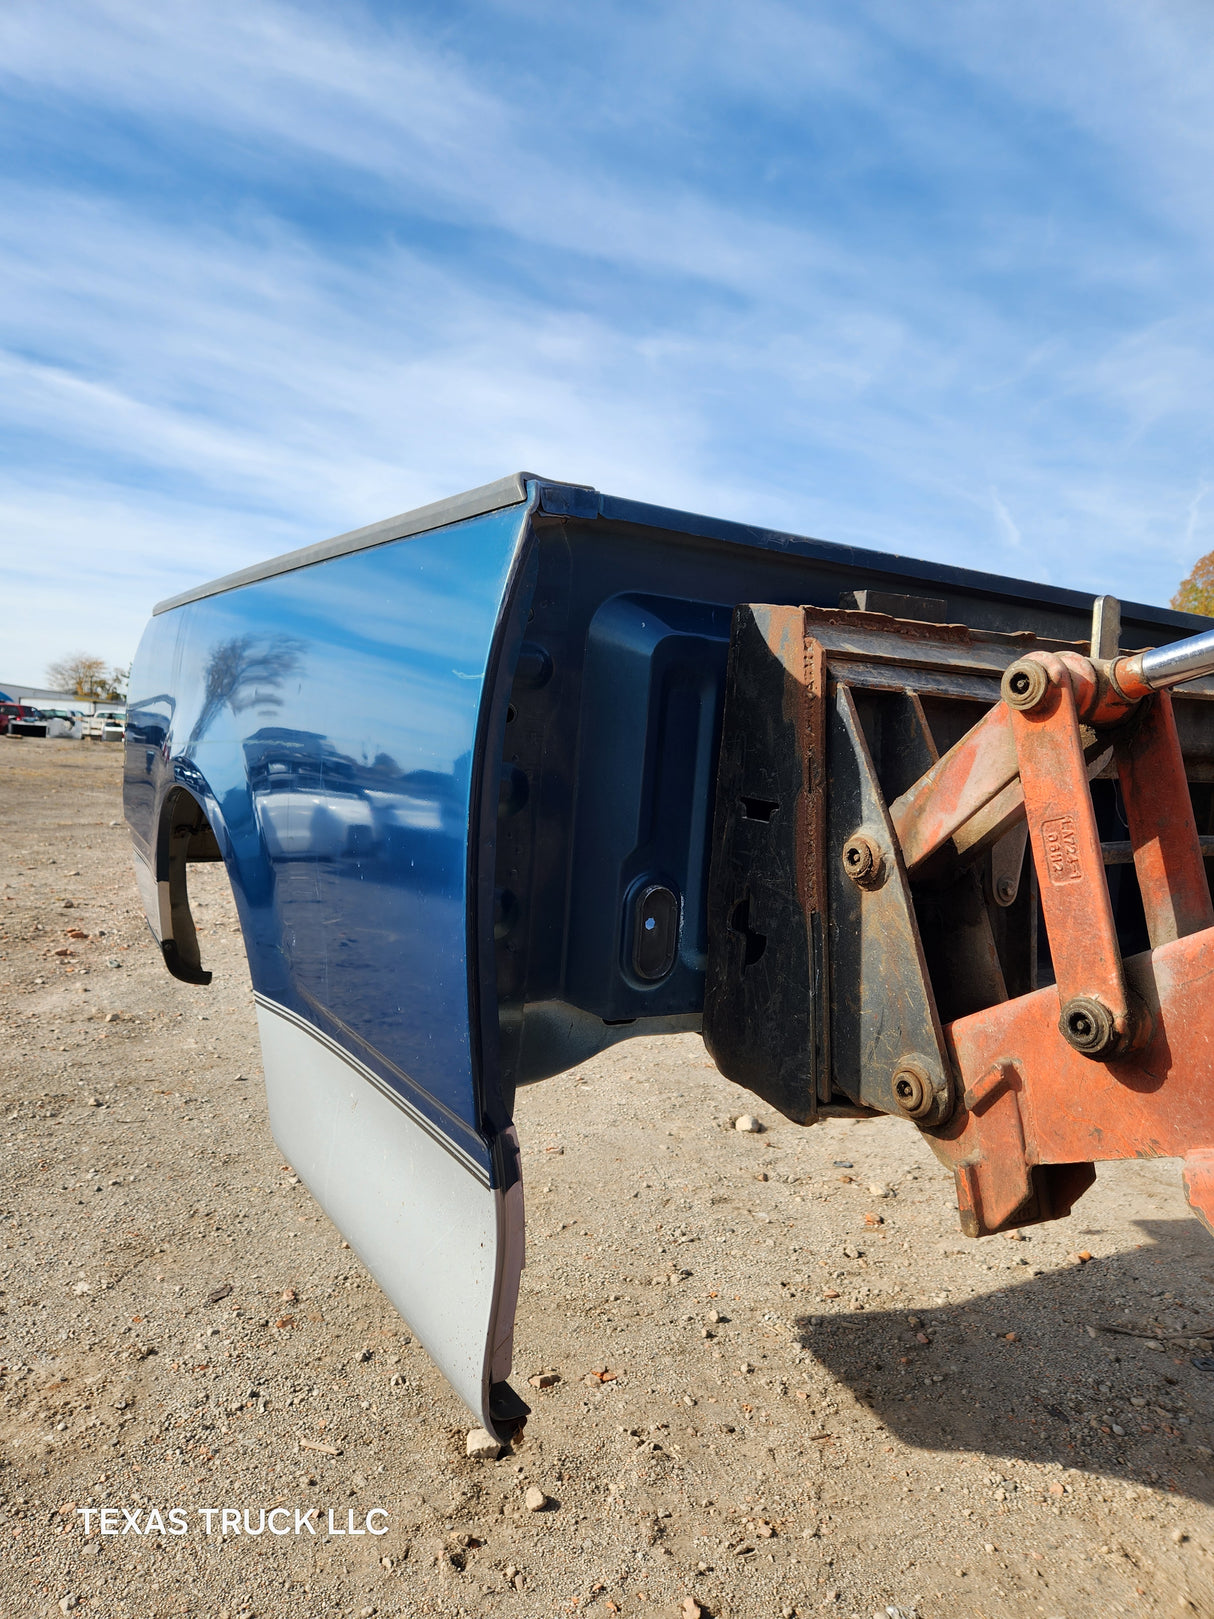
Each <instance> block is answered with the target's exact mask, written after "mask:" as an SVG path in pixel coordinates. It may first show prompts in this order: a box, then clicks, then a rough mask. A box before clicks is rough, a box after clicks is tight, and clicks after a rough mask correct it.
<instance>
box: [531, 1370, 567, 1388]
mask: <svg viewBox="0 0 1214 1619" xmlns="http://www.w3.org/2000/svg"><path fill="white" fill-rule="evenodd" d="M560 1380H561V1379H560V1375H559V1373H557V1372H537V1373H536V1374H535V1376H534V1377H529V1378H528V1379H527V1382H528V1383H529V1384H530V1386H531V1387H532V1388H533V1389H550V1388H552V1387H553V1386H554V1385H555V1384H557V1383H559V1382H560Z"/></svg>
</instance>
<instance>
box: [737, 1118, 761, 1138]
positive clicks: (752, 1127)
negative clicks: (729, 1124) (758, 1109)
mask: <svg viewBox="0 0 1214 1619" xmlns="http://www.w3.org/2000/svg"><path fill="white" fill-rule="evenodd" d="M733 1127H734V1129H735V1130H740V1131H741V1132H742V1134H743V1135H752V1136H757V1135H762V1133H763V1126H762V1125H761V1124H760V1123H759V1121H758V1119H756V1118H755V1116H754V1114H753V1113H743V1114H741V1115H740V1116H739V1117H738V1118H736V1119H735V1120H734V1121H733Z"/></svg>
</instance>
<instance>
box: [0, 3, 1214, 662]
mask: <svg viewBox="0 0 1214 1619" xmlns="http://www.w3.org/2000/svg"><path fill="white" fill-rule="evenodd" d="M1017 13H1018V19H1019V20H1017V19H1013V18H1012V17H1011V16H1010V13H1009V11H1008V9H1007V8H1005V7H1003V6H1001V5H996V4H989V5H988V4H978V5H976V6H973V7H966V8H956V7H953V6H950V5H945V4H942V3H940V4H931V3H929V4H928V5H926V6H925V7H923V8H915V9H914V10H913V11H910V10H907V8H905V7H901V6H897V5H894V4H892V3H891V4H888V5H877V6H875V7H871V8H865V9H864V11H863V13H862V14H861V13H858V12H856V11H855V10H854V8H847V7H844V6H842V5H837V6H827V7H824V8H815V9H814V10H813V11H812V12H810V11H807V10H806V8H803V7H796V6H788V5H783V4H778V3H772V0H755V4H754V5H752V6H748V7H747V8H745V10H744V11H743V10H742V9H741V8H737V7H736V6H731V5H726V4H723V3H713V4H708V5H702V6H698V7H692V6H690V5H688V4H667V5H665V6H658V7H655V8H650V9H649V10H648V11H647V12H646V14H645V15H644V17H639V16H637V15H636V14H634V11H633V10H632V9H630V8H624V7H616V6H613V5H610V4H604V5H603V6H601V7H595V8H592V9H591V10H590V11H589V12H586V11H585V10H584V9H578V10H575V9H573V8H567V7H558V6H555V5H551V4H546V3H540V0H531V3H523V0H516V3H514V4H510V5H506V4H501V5H491V4H488V3H486V4H484V5H482V6H479V7H469V8H465V9H461V10H457V11H454V12H452V14H451V16H450V19H449V20H448V22H447V23H446V25H445V26H444V27H442V28H441V29H440V28H439V27H438V26H437V25H436V24H435V23H434V22H433V21H430V22H428V23H427V22H425V21H424V20H423V19H421V18H420V17H418V16H412V15H409V14H402V13H399V12H398V11H396V10H392V11H390V12H388V13H387V14H386V15H385V13H382V12H379V13H377V12H376V11H374V10H373V9H369V8H368V9H360V8H358V7H355V6H351V7H343V8H341V9H338V10H335V9H333V8H328V7H317V6H310V5H303V4H298V5H292V4H286V3H282V0H245V3H243V4H241V5H235V4H232V3H230V0H217V3H216V4H214V5H211V6H208V7H206V8H201V7H194V6H189V5H185V4H182V3H178V0H167V3H166V4H164V5H160V6H156V7H147V6H141V5H136V4H134V3H132V0H90V3H88V4H84V3H73V0H41V3H39V4H36V5H35V4H28V3H21V0H15V3H12V4H10V5H9V6H7V7H5V8H4V10H3V12H0V86H3V88H4V90H5V98H4V105H3V107H0V139H2V140H3V141H4V143H5V146H6V149H7V150H8V152H9V153H10V158H9V160H8V161H6V163H5V165H4V169H3V175H4V177H3V178H0V289H2V296H0V429H2V430H3V434H4V438H5V442H6V443H7V445H8V449H7V451H6V452H5V453H4V456H3V459H2V460H0V547H3V549H4V552H5V557H6V599H7V601H8V603H9V605H10V607H11V608H12V610H13V624H14V627H13V630H12V633H11V635H10V636H9V637H8V638H7V644H6V647H5V651H4V654H3V660H4V664H5V667H4V668H3V669H2V670H0V674H4V675H6V676H8V677H10V678H37V677H38V675H39V674H40V673H41V668H42V666H43V664H44V663H45V661H46V660H47V659H48V658H49V657H52V656H54V655H56V654H57V653H58V652H59V651H61V650H62V644H61V643H65V642H66V641H71V642H73V643H75V642H88V641H89V639H90V636H89V635H88V634H86V633H85V631H86V630H88V628H89V626H90V625H91V626H92V637H93V639H97V638H99V637H101V636H103V635H104V636H105V637H106V638H107V645H106V646H105V647H103V648H100V650H102V651H103V652H104V653H105V655H107V656H110V657H113V658H114V659H115V660H121V661H125V657H126V656H127V655H129V650H130V646H131V644H132V643H133V639H134V637H135V635H136V634H137V631H138V626H139V623H140V622H141V620H142V617H143V615H144V613H145V611H146V608H147V607H148V606H149V605H150V603H151V602H152V601H154V600H155V599H157V598H158V597H160V596H162V595H166V594H169V593H170V592H171V591H173V590H176V589H179V588H182V587H183V586H184V585H186V584H188V583H191V582H194V581H196V580H197V579H199V578H203V577H207V576H210V575H213V574H216V573H220V572H224V571H226V570H228V569H229V568H234V567H238V566H241V565H243V564H244V563H246V562H249V561H252V560H255V559H256V558H258V557H260V556H264V555H267V554H270V553H272V552H274V551H276V550H280V549H285V548H286V547H288V546H290V545H295V544H301V543H305V542H306V541H308V540H311V539H315V538H319V537H321V536H322V535H324V534H326V533H330V532H334V531H337V530H340V529H344V528H347V527H352V526H355V525H357V524H359V523H361V522H365V521H371V520H373V519H375V518H377V517H382V516H384V515H387V514H388V513H390V512H393V511H398V510H401V509H403V508H405V507H407V506H410V505H414V504H418V503H421V502H424V501H426V500H430V499H434V498H437V497H439V496H441V495H443V494H447V493H451V492H454V491H455V490H457V489H460V488H464V487H468V486H470V485H472V484H475V483H477V482H481V481H484V480H485V479H487V478H491V477H494V476H497V475H499V474H500V473H502V472H504V471H507V470H510V469H512V468H516V467H520V466H529V467H533V468H536V469H538V470H540V471H544V472H548V473H550V474H551V475H555V476H564V477H571V478H575V479H578V480H582V481H588V482H593V483H596V484H598V485H599V486H600V487H602V488H607V489H611V490H613V491H615V492H618V493H622V494H630V495H635V496H637V497H639V498H642V499H649V500H655V501H659V502H663V503H666V504H670V505H682V506H689V507H693V508H698V509H701V510H709V511H714V512H716V513H719V514H720V515H723V516H732V517H737V518H743V519H746V520H750V521H758V522H766V523H769V524H773V525H776V526H784V527H788V528H792V529H797V530H800V531H803V532H812V533H816V534H818V535H820V536H822V537H824V538H828V539H837V540H840V541H846V542H848V543H853V544H857V543H858V544H867V545H872V546H876V547H879V548H882V549H889V550H894V551H902V552H907V553H911V554H917V555H921V556H928V557H936V558H939V559H941V560H947V561H951V562H958V563H968V564H970V565H973V566H978V567H985V568H990V569H993V570H995V571H1006V572H1010V573H1029V574H1035V575H1036V576H1037V577H1046V576H1047V574H1048V576H1049V577H1051V578H1053V579H1054V580H1055V582H1058V583H1066V584H1073V585H1077V586H1080V587H1086V588H1091V589H1097V588H1100V589H1112V590H1114V591H1116V592H1119V593H1120V594H1122V595H1123V596H1125V597H1128V598H1135V599H1152V598H1154V599H1161V598H1166V596H1167V595H1169V594H1170V592H1171V590H1172V589H1173V588H1174V585H1175V582H1176V581H1177V579H1178V578H1179V577H1180V576H1181V574H1182V573H1184V572H1185V571H1187V569H1188V567H1189V566H1190V565H1191V563H1192V560H1193V558H1194V555H1195V554H1196V552H1197V551H1198V550H1201V549H1208V548H1209V547H1210V546H1211V545H1214V522H1212V520H1211V517H1210V513H1209V511H1208V509H1207V507H1206V505H1205V504H1204V503H1203V499H1202V497H1201V495H1200V494H1199V495H1197V496H1195V495H1194V490H1199V491H1204V488H1205V485H1206V482H1207V480H1208V479H1209V478H1210V477H1211V476H1214V474H1211V471H1210V467H1209V461H1210V458H1211V450H1212V446H1211V443H1210V430H1209V428H1208V426H1207V417H1208V399H1209V397H1210V393H1211V384H1212V383H1214V332H1212V329H1211V322H1210V319H1209V317H1208V314H1207V290H1206V289H1207V288H1208V284H1209V278H1210V270H1211V268H1212V266H1211V263H1210V260H1211V257H1212V256H1214V254H1212V249H1214V235H1212V232H1211V224H1212V219H1214V209H1212V208H1211V204H1210V201H1209V198H1208V196H1207V194H1206V193H1207V191H1208V183H1207V182H1206V180H1205V175H1207V174H1208V171H1209V160H1210V157H1211V155H1212V153H1211V146H1212V145H1214V112H1212V111H1211V110H1210V108H1209V107H1208V106H1207V105H1206V101H1205V98H1204V97H1203V94H1202V77H1203V76H1202V72H1201V68H1200V52H1199V51H1198V50H1197V49H1196V47H1197V46H1198V45H1200V44H1201V42H1202V41H1204V40H1206V39H1207V36H1208V35H1209V34H1210V33H1211V31H1214V30H1212V27H1211V25H1210V24H1209V23H1208V22H1207V20H1206V19H1205V17H1204V16H1203V15H1202V14H1201V13H1200V12H1188V11H1185V10H1183V9H1174V10H1171V11H1169V12H1167V13H1166V15H1165V14H1163V13H1156V12H1152V13H1151V14H1147V13H1146V12H1144V11H1142V9H1141V8H1139V7H1136V6H1132V5H1130V4H1128V0H1127V3H1123V4H1115V5H1114V6H1112V7H1108V6H1101V7H1096V6H1095V5H1094V4H1092V3H1091V0H1087V3H1081V4H1079V5H1077V6H1076V7H1074V8H1066V10H1065V11H1060V10H1059V9H1058V8H1055V7H1050V6H1046V5H1045V4H1044V3H1035V4H1031V5H1030V6H1028V7H1027V8H1017ZM1102 18H1103V19H1104V26H1103V27H1099V26H1097V25H1098V23H1099V22H1100V20H1101V19H1102ZM1165 84H1168V85H1170V86H1171V90H1170V91H1169V93H1168V94H1163V93H1162V89H1163V87H1164V85H1165ZM1013 513H1014V516H1013V515H1012V514H1013ZM10 557H11V558H12V559H14V560H15V564H16V565H15V567H14V568H12V569H11V570H10V568H9V566H8V563H9V559H10ZM77 592H79V593H80V594H81V600H80V604H79V606H78V607H77V606H75V605H72V604H73V603H74V602H75V599H76V593H77ZM103 601H104V602H105V603H106V609H105V611H104V613H101V614H99V613H98V611H97V604H98V603H99V602H103ZM73 615H75V616H73ZM77 621H78V623H77ZM69 624H70V625H72V626H73V633H71V634H69V633H68V626H69ZM77 627H78V630H79V633H76V629H77ZM10 659H11V660H13V661H12V662H11V663H10V661H9V660H10Z"/></svg>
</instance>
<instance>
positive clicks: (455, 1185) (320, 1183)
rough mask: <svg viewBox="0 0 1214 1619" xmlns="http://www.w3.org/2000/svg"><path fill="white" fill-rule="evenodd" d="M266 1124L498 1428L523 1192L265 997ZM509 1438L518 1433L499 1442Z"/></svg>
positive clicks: (466, 1396)
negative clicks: (498, 1391) (497, 1389)
mask: <svg viewBox="0 0 1214 1619" xmlns="http://www.w3.org/2000/svg"><path fill="white" fill-rule="evenodd" d="M257 1021H258V1026H259V1028H260V1032H261V1049H262V1057H263V1062H264V1067H265V1076H266V1095H267V1099H268V1101H269V1109H270V1127H271V1129H272V1130H273V1132H274V1139H275V1141H276V1142H277V1143H278V1145H279V1146H280V1147H281V1149H282V1151H283V1154H284V1155H285V1157H286V1159H287V1160H288V1162H289V1163H290V1164H291V1165H292V1167H293V1168H294V1170H295V1172H296V1174H298V1175H299V1176H300V1177H301V1179H302V1180H304V1181H305V1182H306V1183H307V1185H308V1187H309V1189H310V1190H311V1192H312V1193H313V1195H314V1196H315V1198H316V1200H317V1202H318V1203H320V1205H321V1207H322V1208H323V1209H324V1210H325V1213H326V1214H327V1215H328V1216H329V1218H330V1219H331V1220H332V1221H333V1223H334V1225H335V1226H336V1227H337V1229H338V1230H339V1231H340V1232H341V1233H342V1235H343V1236H344V1237H345V1238H346V1240H347V1241H348V1242H349V1243H350V1245H351V1247H352V1248H353V1249H354V1250H355V1252H356V1253H357V1254H358V1256H359V1258H360V1259H361V1260H362V1261H363V1263H364V1264H365V1265H366V1267H367V1269H368V1270H369V1271H370V1272H371V1274H372V1275H373V1276H374V1277H375V1279H376V1281H377V1282H378V1283H379V1285H380V1286H381V1287H382V1288H383V1290H384V1292H385V1293H386V1294H387V1295H388V1297H389V1298H390V1299H391V1301H392V1303H393V1304H394V1305H395V1306H396V1308H397V1309H398V1310H399V1311H400V1313H401V1315H402V1316H404V1318H405V1320H406V1321H407V1322H408V1323H409V1326H410V1327H411V1328H412V1330H413V1332H414V1334H415V1335H416V1337H417V1339H418V1341H419V1342H420V1343H421V1344H422V1345H423V1347H424V1348H425V1350H426V1351H427V1353H428V1354H429V1356H430V1358H431V1359H432V1360H433V1361H434V1363H435V1365H436V1366H437V1367H438V1368H439V1370H440V1371H441V1372H442V1373H443V1375H444V1377H446V1379H447V1381H448V1382H449V1383H450V1384H451V1387H452V1388H453V1389H454V1390H455V1392H456V1393H457V1394H458V1395H459V1397H460V1398H461V1399H462V1400H463V1402H464V1404H465V1405H466V1406H467V1407H468V1408H469V1410H470V1411H472V1412H473V1413H474V1414H475V1416H476V1419H477V1421H478V1422H480V1423H482V1424H483V1426H484V1427H486V1428H487V1429H488V1430H489V1431H490V1432H491V1433H492V1432H493V1431H494V1422H493V1417H492V1415H491V1412H490V1409H489V1394H490V1388H491V1386H492V1385H493V1384H495V1383H505V1382H506V1380H507V1379H508V1377H509V1374H510V1357H511V1350H512V1343H513V1332H514V1308H515V1303H516V1301H517V1297H518V1284H519V1273H520V1271H521V1270H522V1262H523V1197H522V1185H521V1182H520V1183H516V1184H515V1185H514V1186H513V1187H511V1188H510V1190H509V1191H508V1192H502V1191H500V1190H497V1189H495V1188H493V1187H491V1186H489V1185H488V1184H487V1183H486V1181H485V1179H484V1178H483V1175H482V1172H481V1171H480V1169H479V1166H477V1165H474V1164H471V1163H469V1161H468V1160H467V1159H466V1158H464V1157H463V1156H462V1155H461V1154H460V1153H459V1150H458V1148H456V1147H454V1146H450V1145H447V1144H445V1143H444V1141H443V1138H442V1137H441V1136H439V1135H438V1134H437V1133H436V1132H435V1130H434V1128H433V1126H431V1125H430V1124H429V1123H428V1121H425V1120H423V1119H422V1118H421V1116H420V1115H419V1114H417V1113H415V1112H414V1111H413V1110H412V1109H410V1108H409V1107H408V1106H407V1105H406V1104H404V1103H402V1102H401V1101H400V1100H399V1099H398V1098H397V1097H396V1096H395V1095H394V1093H390V1092H389V1091H388V1090H387V1088H386V1087H385V1086H383V1085H382V1083H381V1082H380V1081H379V1080H378V1078H377V1077H376V1076H375V1075H374V1074H372V1073H371V1072H370V1070H369V1069H366V1068H364V1067H363V1066H362V1065H361V1064H360V1063H358V1062H357V1061H356V1060H355V1059H354V1058H352V1057H351V1056H349V1054H348V1053H345V1052H343V1051H342V1050H341V1048H340V1047H339V1046H338V1045H336V1044H335V1043H334V1042H333V1041H331V1040H329V1039H328V1038H327V1037H326V1036H324V1035H322V1034H320V1033H319V1032H318V1031H317V1030H316V1029H315V1028H313V1027H312V1026H311V1025H310V1024H308V1023H305V1022H304V1021H303V1020H302V1019H300V1018H297V1017H296V1016H295V1015H294V1014H293V1013H292V1012H289V1011H287V1010H286V1009H285V1008H283V1007H281V1006H276V1005H275V1004H274V1003H272V1002H268V1001H265V1000H263V999H262V998H261V997H258V1002H257ZM499 1437H502V1438H506V1437H508V1433H503V1434H500V1435H499Z"/></svg>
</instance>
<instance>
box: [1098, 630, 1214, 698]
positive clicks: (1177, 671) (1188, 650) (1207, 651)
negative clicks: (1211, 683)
mask: <svg viewBox="0 0 1214 1619" xmlns="http://www.w3.org/2000/svg"><path fill="white" fill-rule="evenodd" d="M1112 674H1113V680H1114V683H1115V684H1116V685H1117V686H1118V687H1119V688H1120V690H1121V691H1123V692H1124V693H1125V695H1126V696H1127V697H1137V696H1138V695H1139V694H1140V692H1141V693H1143V694H1145V692H1148V691H1162V690H1163V689H1164V688H1165V687H1167V686H1178V685H1180V684H1181V682H1182V681H1185V680H1196V679H1197V678H1198V676H1199V675H1214V630H1203V631H1202V633H1201V634H1200V635H1190V636H1189V637H1188V638H1187V639H1186V640H1184V641H1173V642H1172V644H1171V645H1170V646H1157V647H1153V648H1152V649H1151V651H1149V652H1135V653H1133V654H1132V655H1131V656H1129V657H1125V658H1118V659H1117V661H1116V663H1115V664H1114V665H1113V670H1112Z"/></svg>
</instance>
